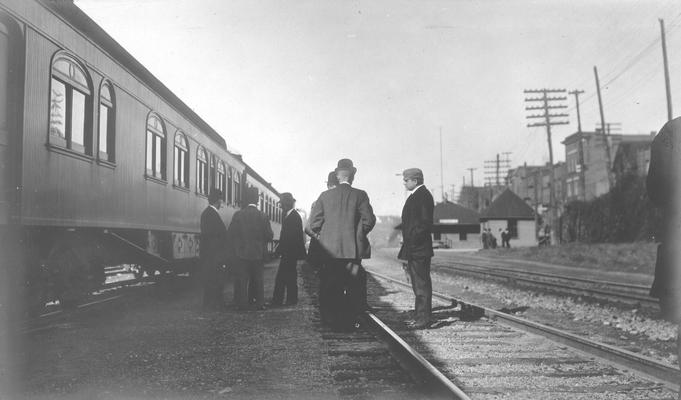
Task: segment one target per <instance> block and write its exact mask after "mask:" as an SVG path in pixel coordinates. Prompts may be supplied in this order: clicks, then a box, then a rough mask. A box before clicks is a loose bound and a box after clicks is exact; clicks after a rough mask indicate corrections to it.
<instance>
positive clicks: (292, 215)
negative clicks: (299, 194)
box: [272, 193, 306, 306]
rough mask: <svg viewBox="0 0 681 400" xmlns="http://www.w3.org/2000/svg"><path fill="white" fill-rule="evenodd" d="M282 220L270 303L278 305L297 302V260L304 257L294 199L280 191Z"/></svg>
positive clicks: (298, 216)
mask: <svg viewBox="0 0 681 400" xmlns="http://www.w3.org/2000/svg"><path fill="white" fill-rule="evenodd" d="M280 203H281V209H282V212H283V213H284V220H283V221H282V223H281V234H280V235H279V245H278V246H277V253H278V254H279V255H281V261H280V262H279V269H278V270H277V276H276V278H275V280H274V294H273V295H272V305H274V306H280V305H282V304H283V302H284V292H286V304H287V305H294V304H296V303H298V271H297V270H296V268H297V266H298V260H304V259H305V255H306V254H305V237H304V235H303V220H302V218H300V214H298V212H297V211H296V210H295V208H294V207H295V204H296V200H295V199H294V198H293V195H291V193H282V194H281V197H280Z"/></svg>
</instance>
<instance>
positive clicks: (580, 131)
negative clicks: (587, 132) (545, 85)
mask: <svg viewBox="0 0 681 400" xmlns="http://www.w3.org/2000/svg"><path fill="white" fill-rule="evenodd" d="M582 93H584V91H583V90H577V89H575V90H573V91H572V92H568V94H573V95H575V104H576V105H577V132H579V133H582V118H581V116H580V114H579V95H580V94H582Z"/></svg>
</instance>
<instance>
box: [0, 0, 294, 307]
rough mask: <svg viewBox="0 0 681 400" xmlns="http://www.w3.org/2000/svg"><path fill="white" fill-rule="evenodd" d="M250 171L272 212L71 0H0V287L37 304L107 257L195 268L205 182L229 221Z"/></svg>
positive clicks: (217, 146) (151, 267) (89, 280)
mask: <svg viewBox="0 0 681 400" xmlns="http://www.w3.org/2000/svg"><path fill="white" fill-rule="evenodd" d="M168 62H172V60H168ZM249 172H250V175H249ZM255 177H257V178H255ZM247 181H253V182H256V183H257V184H258V185H260V186H261V187H262V188H263V191H262V193H263V201H264V203H263V206H265V207H266V209H267V210H268V211H267V212H268V215H271V218H272V220H273V223H274V224H275V225H276V224H277V222H276V217H275V216H277V215H279V216H280V214H281V212H280V210H279V208H278V207H279V206H278V197H277V196H278V193H277V192H276V190H274V188H273V187H272V186H271V185H269V184H265V183H266V181H265V180H264V179H262V178H261V177H260V176H259V175H257V174H256V173H255V172H254V171H252V169H250V167H248V165H247V164H246V163H245V162H244V161H243V159H242V157H241V156H240V155H236V154H233V153H232V152H230V151H228V148H227V146H226V143H225V140H224V139H223V138H222V136H220V134H218V133H217V132H216V131H215V130H214V129H213V128H211V127H210V126H209V125H208V124H207V123H206V122H205V121H204V120H203V119H201V118H200V117H199V116H198V115H197V114H196V113H195V112H194V111H192V110H191V109H190V108H189V107H188V106H187V105H186V104H185V103H184V102H182V101H181V100H180V99H179V98H178V97H177V96H176V95H175V94H173V93H172V92H171V91H170V90H169V89H168V88H167V87H166V86H165V85H163V83H161V82H160V81H159V80H158V79H157V78H155V77H154V76H153V75H152V74H151V73H150V72H149V71H148V70H147V69H146V68H144V66H142V65H141V64H140V63H139V62H138V61H137V60H136V59H135V58H133V57H132V56H131V55H130V54H129V53H128V52H127V51H126V50H125V49H123V48H122V47H121V46H120V45H119V44H118V43H117V42H116V41H115V40H113V39H112V38H111V37H110V36H109V35H108V34H107V33H106V32H105V31H104V30H103V29H101V27H99V26H98V25H97V24H96V23H95V22H94V21H92V20H91V19H90V18H89V17H88V16H87V15H86V14H85V13H83V12H82V11H81V10H80V9H79V8H78V7H76V6H75V5H74V4H73V3H72V1H69V0H60V1H48V0H0V241H1V242H2V243H1V244H0V246H1V248H0V250H1V252H0V257H1V258H2V260H1V261H2V268H3V269H2V272H3V274H4V277H3V279H2V280H3V283H2V284H3V285H4V286H3V287H2V288H0V289H2V290H3V295H5V296H8V297H10V298H16V297H21V298H27V299H28V300H29V301H28V309H29V310H30V311H33V312H35V310H39V309H40V308H41V307H42V306H44V304H45V302H46V301H50V300H55V299H56V300H59V301H60V303H61V304H62V305H63V306H70V305H73V304H75V302H76V301H77V300H78V299H79V298H81V297H82V296H83V294H84V293H87V292H88V291H91V290H92V289H93V288H96V287H97V286H98V285H99V284H101V283H102V282H103V280H104V267H105V266H107V265H119V264H123V263H126V264H133V265H137V266H139V268H140V270H139V272H140V273H142V272H146V274H148V275H154V274H156V273H157V271H160V272H166V271H182V270H185V271H186V270H192V269H195V268H196V264H197V263H196V260H197V257H198V252H199V248H200V237H199V233H200V227H199V217H200V214H201V212H202V211H203V209H204V208H205V207H206V206H207V195H208V192H209V191H210V189H211V188H212V187H218V188H220V189H222V190H223V193H224V200H225V206H224V207H223V208H222V209H221V210H220V212H221V215H222V218H223V219H224V221H225V224H228V223H229V221H230V219H231V216H232V215H233V213H234V212H235V211H236V210H237V209H238V208H239V207H240V206H241V193H242V192H243V189H244V188H245V185H246V184H247ZM254 184H255V183H254ZM275 199H276V200H277V201H275ZM273 230H275V231H276V232H277V233H278V231H279V229H278V227H276V226H273ZM16 282H20V283H21V284H20V285H16V284H15V283H16ZM8 293H9V294H8ZM0 300H2V299H0ZM3 304H6V303H3ZM24 304H25V303H24Z"/></svg>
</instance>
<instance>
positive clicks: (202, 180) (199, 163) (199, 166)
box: [196, 146, 208, 196]
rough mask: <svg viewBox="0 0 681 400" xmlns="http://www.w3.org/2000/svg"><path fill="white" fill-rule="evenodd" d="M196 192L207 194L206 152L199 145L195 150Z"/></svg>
mask: <svg viewBox="0 0 681 400" xmlns="http://www.w3.org/2000/svg"><path fill="white" fill-rule="evenodd" d="M196 192H197V193H199V194H202V195H205V196H207V195H208V154H207V153H206V150H205V149H204V148H203V147H201V146H199V148H198V149H197V151H196Z"/></svg>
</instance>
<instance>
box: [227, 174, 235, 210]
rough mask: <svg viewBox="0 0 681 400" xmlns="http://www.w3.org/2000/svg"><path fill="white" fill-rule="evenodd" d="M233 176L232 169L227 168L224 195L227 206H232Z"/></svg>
mask: <svg viewBox="0 0 681 400" xmlns="http://www.w3.org/2000/svg"><path fill="white" fill-rule="evenodd" d="M233 174H234V172H233V171H232V168H231V167H229V168H228V171H227V193H226V195H227V200H225V201H226V202H227V204H233V201H234V199H233V197H232V190H233V188H234V183H233V178H232V176H233Z"/></svg>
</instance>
